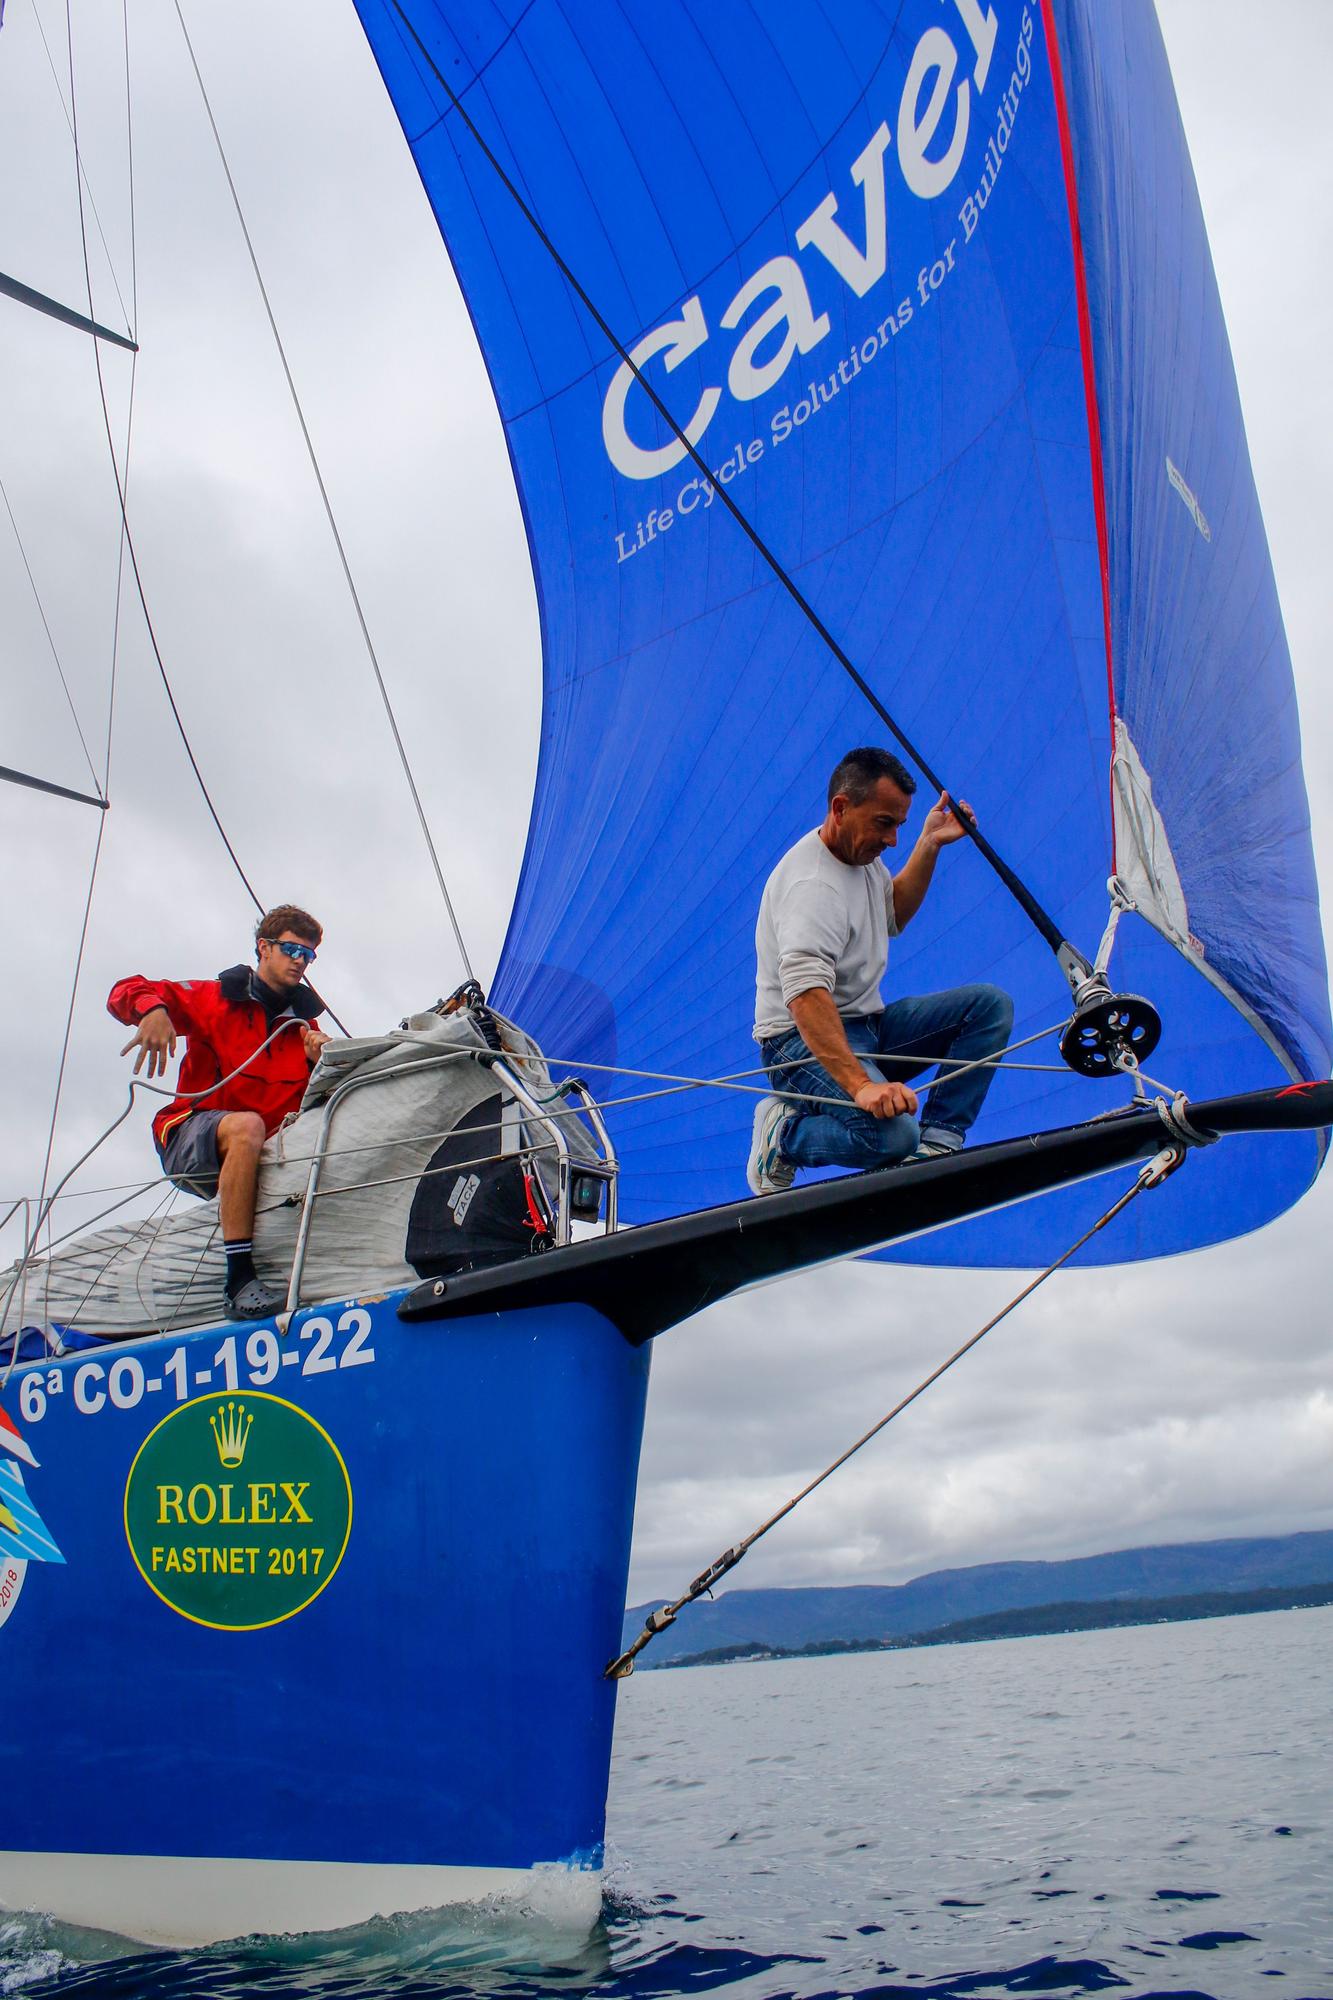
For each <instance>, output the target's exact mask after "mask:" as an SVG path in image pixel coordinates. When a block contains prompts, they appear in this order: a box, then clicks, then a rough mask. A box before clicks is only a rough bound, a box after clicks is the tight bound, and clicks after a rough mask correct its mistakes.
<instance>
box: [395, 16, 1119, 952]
mask: <svg viewBox="0 0 1333 2000" xmlns="http://www.w3.org/2000/svg"><path fill="white" fill-rule="evenodd" d="M390 4H391V5H392V7H393V9H394V12H395V13H396V14H397V15H398V17H399V19H400V20H401V21H402V23H403V26H404V27H405V28H406V29H407V32H408V34H409V35H410V36H411V37H412V40H413V42H414V43H415V44H416V46H417V48H418V50H419V51H420V53H421V57H422V60H423V61H424V62H425V63H426V65H427V67H428V68H429V70H430V72H431V75H432V76H433V77H434V78H435V80H436V81H437V83H438V84H439V85H440V88H441V89H442V90H443V91H444V92H445V93H446V95H447V96H448V98H449V102H450V104H451V106H452V108H453V109H454V110H455V111H456V112H457V113H458V116H459V117H460V118H461V119H462V121H463V123H464V125H465V126H466V127H467V129H468V131H469V133H470V134H471V136H472V138H473V139H474V140H475V142H476V144H477V146H478V148H479V149H480V151H481V153H482V154H483V156H484V157H485V159H486V161H487V163H488V164H489V166H490V167H491V168H492V170H493V171H494V173H495V174H496V176H497V177H498V179H499V180H500V182H501V184H502V186H503V187H504V188H505V190H506V192H507V193H508V194H509V196H510V197H511V199H512V200H513V201H514V203H515V204H516V206H517V207H518V209H519V211H520V213H521V214H522V216H523V218H524V220H525V221H526V222H527V223H528V225H529V226H530V228H531V229H532V230H533V232H534V233H535V235H536V237H537V239H538V241H539V242H540V243H541V245H542V247H543V249H544V250H545V251H546V252H547V254H548V256H549V257H550V258H551V260H552V262H553V263H554V264H555V266H556V268H557V270H558V271H559V272H560V274H561V276H562V277H563V278H564V280H565V282H566V284H568V285H569V287H570V288H571V290H572V291H573V292H574V293H575V295H576V296H577V298H578V299H579V301H580V302H581V304H582V305H583V306H584V308H585V310H586V311H587V312H588V313H589V314H590V315H591V317H592V319H593V320H594V322H595V323H596V325H597V327H598V329H599V331H600V332H601V333H602V334H603V335H604V336H605V338H606V339H607V340H608V341H609V342H610V344H611V346H612V348H613V349H614V351H615V352H616V354H617V355H618V356H619V357H620V360H621V362H622V363H623V364H624V366H625V367H627V368H628V369H629V371H630V373H631V374H632V375H633V377H634V379H635V381H636V382H637V383H638V384H639V386H640V388H641V389H642V390H643V391H644V394H645V395H646V396H647V397H648V399H649V401H650V402H651V403H652V405H653V407H654V409H655V410H656V411H657V413H658V415H659V416H660V417H661V418H662V420H663V422H664V423H665V424H666V425H667V426H668V428H669V429H670V431H671V433H672V436H673V437H674V438H675V439H676V441H677V442H678V443H679V444H680V445H681V447H682V449H683V450H684V451H685V452H686V453H687V454H688V455H689V458H690V459H691V461H692V463H693V464H694V465H695V466H696V467H697V468H698V470H699V471H700V472H701V473H703V474H704V476H705V478H706V479H707V480H708V483H709V485H710V486H711V487H712V488H713V490H714V492H715V494H716V496H717V498H718V499H719V500H720V501H721V502H722V504H723V506H724V507H725V508H726V510H727V512H728V513H729V514H730V515H731V517H732V519H733V520H734V521H735V523H736V525H737V526H738V527H739V528H740V530H741V532H742V533H743V534H744V535H745V536H746V538H747V539H748V541H749V542H750V543H751V545H752V546H753V548H754V549H755V552H756V553H757V554H758V555H759V556H760V557H761V558H762V559H763V561H764V562H765V563H766V564H767V566H768V568H769V569H770V570H771V572H772V574H773V575H774V577H775V578H776V579H777V581H778V582H779V583H780V584H781V585H782V587H783V589H784V590H785V591H786V592H787V594H788V596H789V597H790V598H791V600H792V602H793V603H794V604H795V605H796V607H797V609H798V610H799V611H800V612H801V614H802V616H803V617H804V618H806V619H807V621H808V622H809V624H810V625H811V627H812V628H813V629H814V631H815V632H816V633H817V634H818V636H819V637H820V639H822V640H823V642H824V644H825V646H827V648H828V650H829V652H830V653H831V654H832V655H833V657H834V659H835V660H836V661H837V663H838V665H839V666H840V667H841V668H842V670H843V672H844V673H845V674H847V676H848V677H849V679H850V680H851V681H852V683H853V685H854V686H855V687H856V688H857V689H858V690H859V692H860V693H861V694H862V695H863V696H864V697H865V699H866V701H867V702H868V703H869V704H870V706H871V708H873V710H874V711H875V714H876V715H877V716H878V717H879V719H880V721H881V722H882V723H883V724H884V727H885V728H886V729H887V730H888V731H889V733H890V735H891V736H892V737H893V739H894V741H895V742H896V743H897V744H898V746H899V747H900V748H901V749H903V750H905V751H906V752H907V755H908V756H909V757H910V758H911V760H912V762H913V763H914V764H915V765H916V766H917V768H918V770H919V771H920V772H921V774H922V776H923V777H924V778H925V779H926V780H927V782H928V783H929V784H930V785H932V786H933V787H934V788H935V790H936V791H939V792H941V793H944V794H946V796H948V797H949V799H950V801H951V802H952V796H953V795H952V793H950V792H949V791H948V787H947V786H946V785H945V783H944V781H943V779H942V778H940V777H939V776H938V775H937V773H936V772H935V771H934V770H932V768H931V766H930V765H929V764H928V763H927V761H926V759H925V758H924V757H923V756H922V754H921V752H920V750H918V749H917V747H916V745H915V744H914V743H913V742H912V740H911V738H910V737H909V736H908V735H907V734H906V733H905V731H904V730H903V729H902V728H901V727H900V726H899V724H898V723H896V722H895V721H894V719H893V717H892V716H891V715H890V714H889V711H888V710H887V709H886V708H885V706H884V704H883V702H882V701H881V700H880V699H879V696H878V695H877V694H876V693H875V691H874V689H873V688H872V687H871V686H870V683H869V682H868V681H867V680H866V679H865V677H864V675H862V674H861V673H860V672H858V670H857V668H856V667H855V666H854V665H853V664H852V661H851V659H850V658H849V656H848V655H847V653H846V652H845V651H844V650H843V648H842V647H841V646H840V645H839V643H838V641H837V640H836V639H835V638H834V636H833V634H832V632H830V630H829V628H828V626H827V625H826V624H825V623H824V621H823V619H822V618H821V617H820V616H819V613H818V612H817V611H816V610H815V608H814V606H813V605H812V604H811V602H810V600H809V599H808V598H807V597H806V596H805V594H804V593H803V592H802V590H801V589H800V586H799V585H798V584H797V583H796V581H795V579H794V578H793V577H792V576H791V575H790V573H789V572H788V571H787V569H786V568H785V567H784V566H783V564H782V563H781V562H780V561H779V559H778V557H777V556H776V555H775V554H774V553H773V551H772V550H771V549H770V548H769V546H768V544H767V542H765V540H764V539H763V537H762V536H761V535H760V533H759V531H758V529H757V528H756V527H755V526H754V525H753V523H752V522H751V521H750V520H749V518H748V516H747V515H746V514H745V513H744V511H743V510H742V509H741V508H740V507H739V506H738V505H737V503H736V502H735V500H733V499H732V497H731V494H730V493H729V492H728V490H727V488H726V487H725V486H724V485H722V484H721V482H720V481H718V480H715V479H714V477H713V473H712V470H711V468H710V467H709V465H708V463H707V460H706V459H705V458H704V456H703V454H702V452H700V451H699V450H698V449H697V447H696V446H694V445H692V444H691V443H690V441H689V439H688V437H687V436H686V435H685V432H684V431H683V430H682V428H681V426H680V425H679V424H678V423H677V422H676V419H675V417H674V416H673V415H672V414H671V411H670V410H669V409H668V408H667V406H666V404H665V403H664V402H663V400H662V398H661V397H660V396H659V395H658V393H657V391H656V389H655V388H654V387H653V385H652V383H651V382H650V381H649V380H648V378H647V376H646V375H645V374H644V373H643V371H642V369H640V368H639V366H638V365H637V363H636V362H635V361H634V360H633V358H632V357H631V355H630V353H629V351H628V350H627V349H626V348H625V346H624V345H623V344H622V342H621V341H620V340H619V338H618V337H617V335H616V334H615V332H614V331H613V329H612V327H611V325H610V324H609V322H608V321H607V320H606V318H605V317H604V316H603V314H602V313H601V312H600V311H599V310H598V308H597V306H596V305H595V303H594V302H593V300H592V298H591V297H590V295H589V293H588V292H587V291H586V290H585V288H584V286H583V285H582V284H581V283H580V281H579V279H578V278H577V277H576V276H575V274H574V272H573V270H572V269H571V268H570V266H569V265H568V264H567V263H566V262H565V259H564V258H563V257H562V256H561V254H560V252H559V250H557V248H556V246H555V244H554V243H553V242H552V240H551V238H550V237H549V236H548V235H547V233H546V231H545V229H544V228H543V227H542V225H541V223H540V222H539V221H538V219H537V217H536V215H535V214H534V212H533V211H532V209H531V208H530V207H529V206H528V204H527V202H526V201H525V200H524V198H523V196H522V194H521V193H520V192H519V190H518V188H517V187H516V185H515V184H514V182H513V181H512V180H511V179H510V177H509V175H508V174H507V173H506V171H505V169H504V167H503V166H502V165H501V163H500V161H499V160H498V159H497V157H496V155H495V154H494V152H493V151H492V150H491V148H490V146H489V145H488V144H487V143H486V140H485V139H484V138H483V137H482V134H481V132H480V131H479V130H478V128H477V126H476V124H475V123H474V121H473V119H472V118H471V116H470V115H469V113H468V111H467V108H466V106H465V105H464V104H463V102H462V99H461V98H460V97H459V95H458V93H457V92H456V91H455V89H454V88H453V85H452V84H451V83H450V82H449V80H448V78H447V77H446V76H445V75H444V74H443V72H442V71H441V69H440V67H439V65H438V64H437V63H436V61H435V58H434V57H433V56H432V55H431V52H430V50H429V49H428V48H427V47H426V44H425V43H424V42H423V41H422V39H421V36H420V35H419V34H418V33H417V30H416V27H415V25H414V24H413V22H412V21H411V20H410V18H409V17H408V15H407V13H406V12H405V11H404V8H403V6H402V0H390ZM958 818H959V822H960V824H961V825H962V826H963V828H964V830H965V832H966V834H967V837H968V839H969V840H971V841H972V842H973V843H974V845H975V846H976V848H977V849H978V851H979V853H981V854H982V855H983V857H984V858H985V860H986V861H988V862H989V864H990V866H991V868H992V869H993V870H994V872H995V873H996V875H998V877H999V879H1000V880H1001V882H1003V884H1004V886H1005V888H1006V889H1007V890H1008V891H1009V893H1010V895H1011V896H1012V897H1013V898H1014V900H1015V902H1017V903H1018V905H1019V907H1020V908H1021V909H1022V911H1023V912H1024V914H1025V915H1026V916H1027V918H1028V919H1029V921H1030V922H1031V923H1032V924H1033V925H1034V926H1035V928H1036V929H1037V930H1038V931H1039V932H1040V933H1041V936H1042V937H1043V938H1044V939H1045V940H1046V943H1047V944H1048V945H1049V946H1050V948H1051V950H1052V951H1053V952H1054V953H1055V954H1056V956H1057V958H1059V959H1061V962H1062V969H1064V962H1065V961H1066V960H1070V961H1077V962H1078V966H1077V970H1076V972H1075V973H1069V972H1066V977H1069V978H1070V980H1071V983H1077V981H1078V980H1079V979H1082V978H1086V977H1087V975H1088V974H1089V973H1090V972H1091V969H1092V968H1091V966H1090V965H1089V964H1088V963H1087V961H1086V960H1085V959H1084V958H1083V954H1082V953H1081V952H1079V951H1077V950H1076V948H1075V947H1074V946H1073V945H1071V944H1070V942H1069V940H1068V939H1067V938H1066V937H1065V936H1064V935H1063V933H1062V932H1061V930H1060V927H1059V925H1058V924H1057V923H1056V921H1055V919H1054V918H1053V917H1052V916H1050V915H1049V913H1048V912H1047V911H1046V910H1045V909H1043V908H1042V905H1041V904H1040V903H1039V902H1038V901H1037V899H1036V897H1035V896H1034V895H1033V893H1032V891H1031V890H1030V889H1029V888H1028V886H1027V884H1026V883H1025V882H1024V881H1023V880H1022V879H1021V877H1019V876H1018V875H1016V874H1015V873H1014V870H1013V869H1012V868H1011V867H1010V866H1009V864H1008V862H1007V861H1005V860H1004V859H1003V858H1002V856H1001V855H1000V854H998V853H997V852H996V850H995V848H994V847H993V846H992V845H991V843H990V841H989V840H987V839H986V837H985V835H984V834H983V833H981V832H980V830H979V829H978V828H977V827H976V826H975V825H974V824H973V823H972V822H971V821H969V820H968V819H967V818H965V817H964V816H963V815H962V814H959V815H958Z"/></svg>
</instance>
